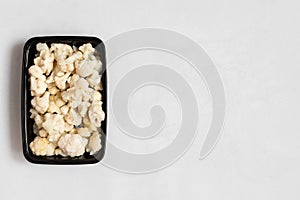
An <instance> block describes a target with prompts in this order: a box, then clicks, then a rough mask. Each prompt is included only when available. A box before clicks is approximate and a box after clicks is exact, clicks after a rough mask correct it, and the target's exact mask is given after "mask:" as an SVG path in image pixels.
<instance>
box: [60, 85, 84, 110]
mask: <svg viewBox="0 0 300 200" xmlns="http://www.w3.org/2000/svg"><path fill="white" fill-rule="evenodd" d="M61 97H62V99H63V100H64V101H65V102H69V105H70V107H72V108H77V107H78V106H79V105H80V103H81V102H82V91H81V90H76V88H75V87H72V88H69V89H67V91H64V92H62V93H61Z"/></svg>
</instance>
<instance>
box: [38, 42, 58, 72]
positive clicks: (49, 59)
mask: <svg viewBox="0 0 300 200" xmlns="http://www.w3.org/2000/svg"><path fill="white" fill-rule="evenodd" d="M36 49H37V51H38V52H39V56H38V57H37V58H35V59H34V64H35V65H38V66H39V67H40V68H41V69H42V71H43V73H45V74H46V75H47V76H48V75H49V74H50V73H51V71H52V69H53V61H54V54H52V53H51V52H50V50H49V48H48V46H47V44H46V43H38V44H37V46H36Z"/></svg>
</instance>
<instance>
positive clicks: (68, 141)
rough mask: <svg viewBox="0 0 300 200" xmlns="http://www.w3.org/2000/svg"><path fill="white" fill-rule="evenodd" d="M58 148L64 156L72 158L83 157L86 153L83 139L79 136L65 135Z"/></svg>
mask: <svg viewBox="0 0 300 200" xmlns="http://www.w3.org/2000/svg"><path fill="white" fill-rule="evenodd" d="M58 146H59V148H60V149H61V150H62V152H63V153H64V154H66V155H68V156H71V157H75V156H81V155H83V153H84V151H85V144H84V141H83V138H82V137H81V136H80V135H78V134H65V135H63V136H61V137H60V139H59V141H58Z"/></svg>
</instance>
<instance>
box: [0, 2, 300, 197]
mask: <svg viewBox="0 0 300 200" xmlns="http://www.w3.org/2000/svg"><path fill="white" fill-rule="evenodd" d="M299 10H300V3H299V1H279V0H252V1H238V0H236V1H233V0H231V1H216V0H212V1H198V0H194V1H188V0H185V1H181V2H176V1H174V0H173V1H172V0H167V1H161V0H151V1H140V0H135V1H121V0H120V1H113V0H112V1H106V2H104V1H82V0H81V1H78V0H76V1H71V0H67V1H58V0H51V1H50V0H48V1H32V0H31V1H13V0H12V1H1V2H0V30H1V31H0V55H1V56H0V69H1V73H0V82H1V84H0V94H1V98H0V105H1V106H0V107H1V113H0V119H1V133H0V150H1V154H0V169H1V171H0V199H3V200H4V199H5V200H6V199H43V200H46V199H49V200H50V199H54V198H56V199H61V198H70V199H74V200H75V199H89V198H93V199H130V200H140V199H206V200H217V199H230V200H239V199H272V200H275V199H299V198H300V192H299V184H300V180H299V179H300V161H299V159H300V142H299V141H300V132H299V111H300V106H299V102H300V95H299V89H298V87H299V84H300V79H299V74H298V73H299V72H300V70H299V63H300V56H299V52H300V24H299V19H300V12H299ZM144 27H156V28H165V29H170V30H174V31H177V32H179V33H182V34H184V35H186V36H188V37H190V38H192V39H193V40H195V41H196V42H198V43H199V44H200V45H202V46H203V47H204V49H206V51H207V52H208V54H209V55H210V56H211V57H212V59H213V60H214V61H215V63H216V64H217V66H218V70H219V72H220V74H221V76H222V79H223V81H224V86H225V88H226V95H227V119H226V124H225V127H224V130H223V136H222V138H221V140H220V141H219V143H218V144H217V146H216V148H215V149H214V151H213V152H212V153H211V154H210V155H209V157H207V158H206V159H204V160H199V159H198V157H199V151H200V146H201V142H202V141H200V140H199V139H197V140H196V141H195V142H194V144H193V146H192V147H191V148H190V149H189V151H188V152H187V153H186V154H185V156H184V157H182V158H181V159H180V160H179V161H178V162H176V163H175V164H173V165H172V166H170V167H168V168H166V169H164V170H162V171H159V172H156V173H152V174H145V175H130V174H125V173H120V172H116V171H114V170H111V169H109V168H107V167H105V166H103V165H101V164H99V165H93V166H81V167H78V166H41V165H32V164H29V163H28V162H27V161H25V159H24V158H23V155H22V153H21V138H20V136H21V130H20V112H21V110H20V77H21V53H22V52H21V48H22V46H23V44H24V42H25V41H26V40H27V39H28V38H30V37H32V36H35V35H53V34H56V35H57V34H80V35H96V36H98V37H100V38H102V39H103V40H104V41H105V40H107V39H109V38H110V37H112V36H114V35H116V34H119V33H121V32H124V31H128V30H132V29H137V28H144Z"/></svg>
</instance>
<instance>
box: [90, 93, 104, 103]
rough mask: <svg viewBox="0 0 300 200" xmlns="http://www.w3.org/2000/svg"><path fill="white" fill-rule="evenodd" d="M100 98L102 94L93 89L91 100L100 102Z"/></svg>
mask: <svg viewBox="0 0 300 200" xmlns="http://www.w3.org/2000/svg"><path fill="white" fill-rule="evenodd" d="M101 100H102V95H101V93H100V92H98V91H93V95H92V101H93V102H100V101H101Z"/></svg>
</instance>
